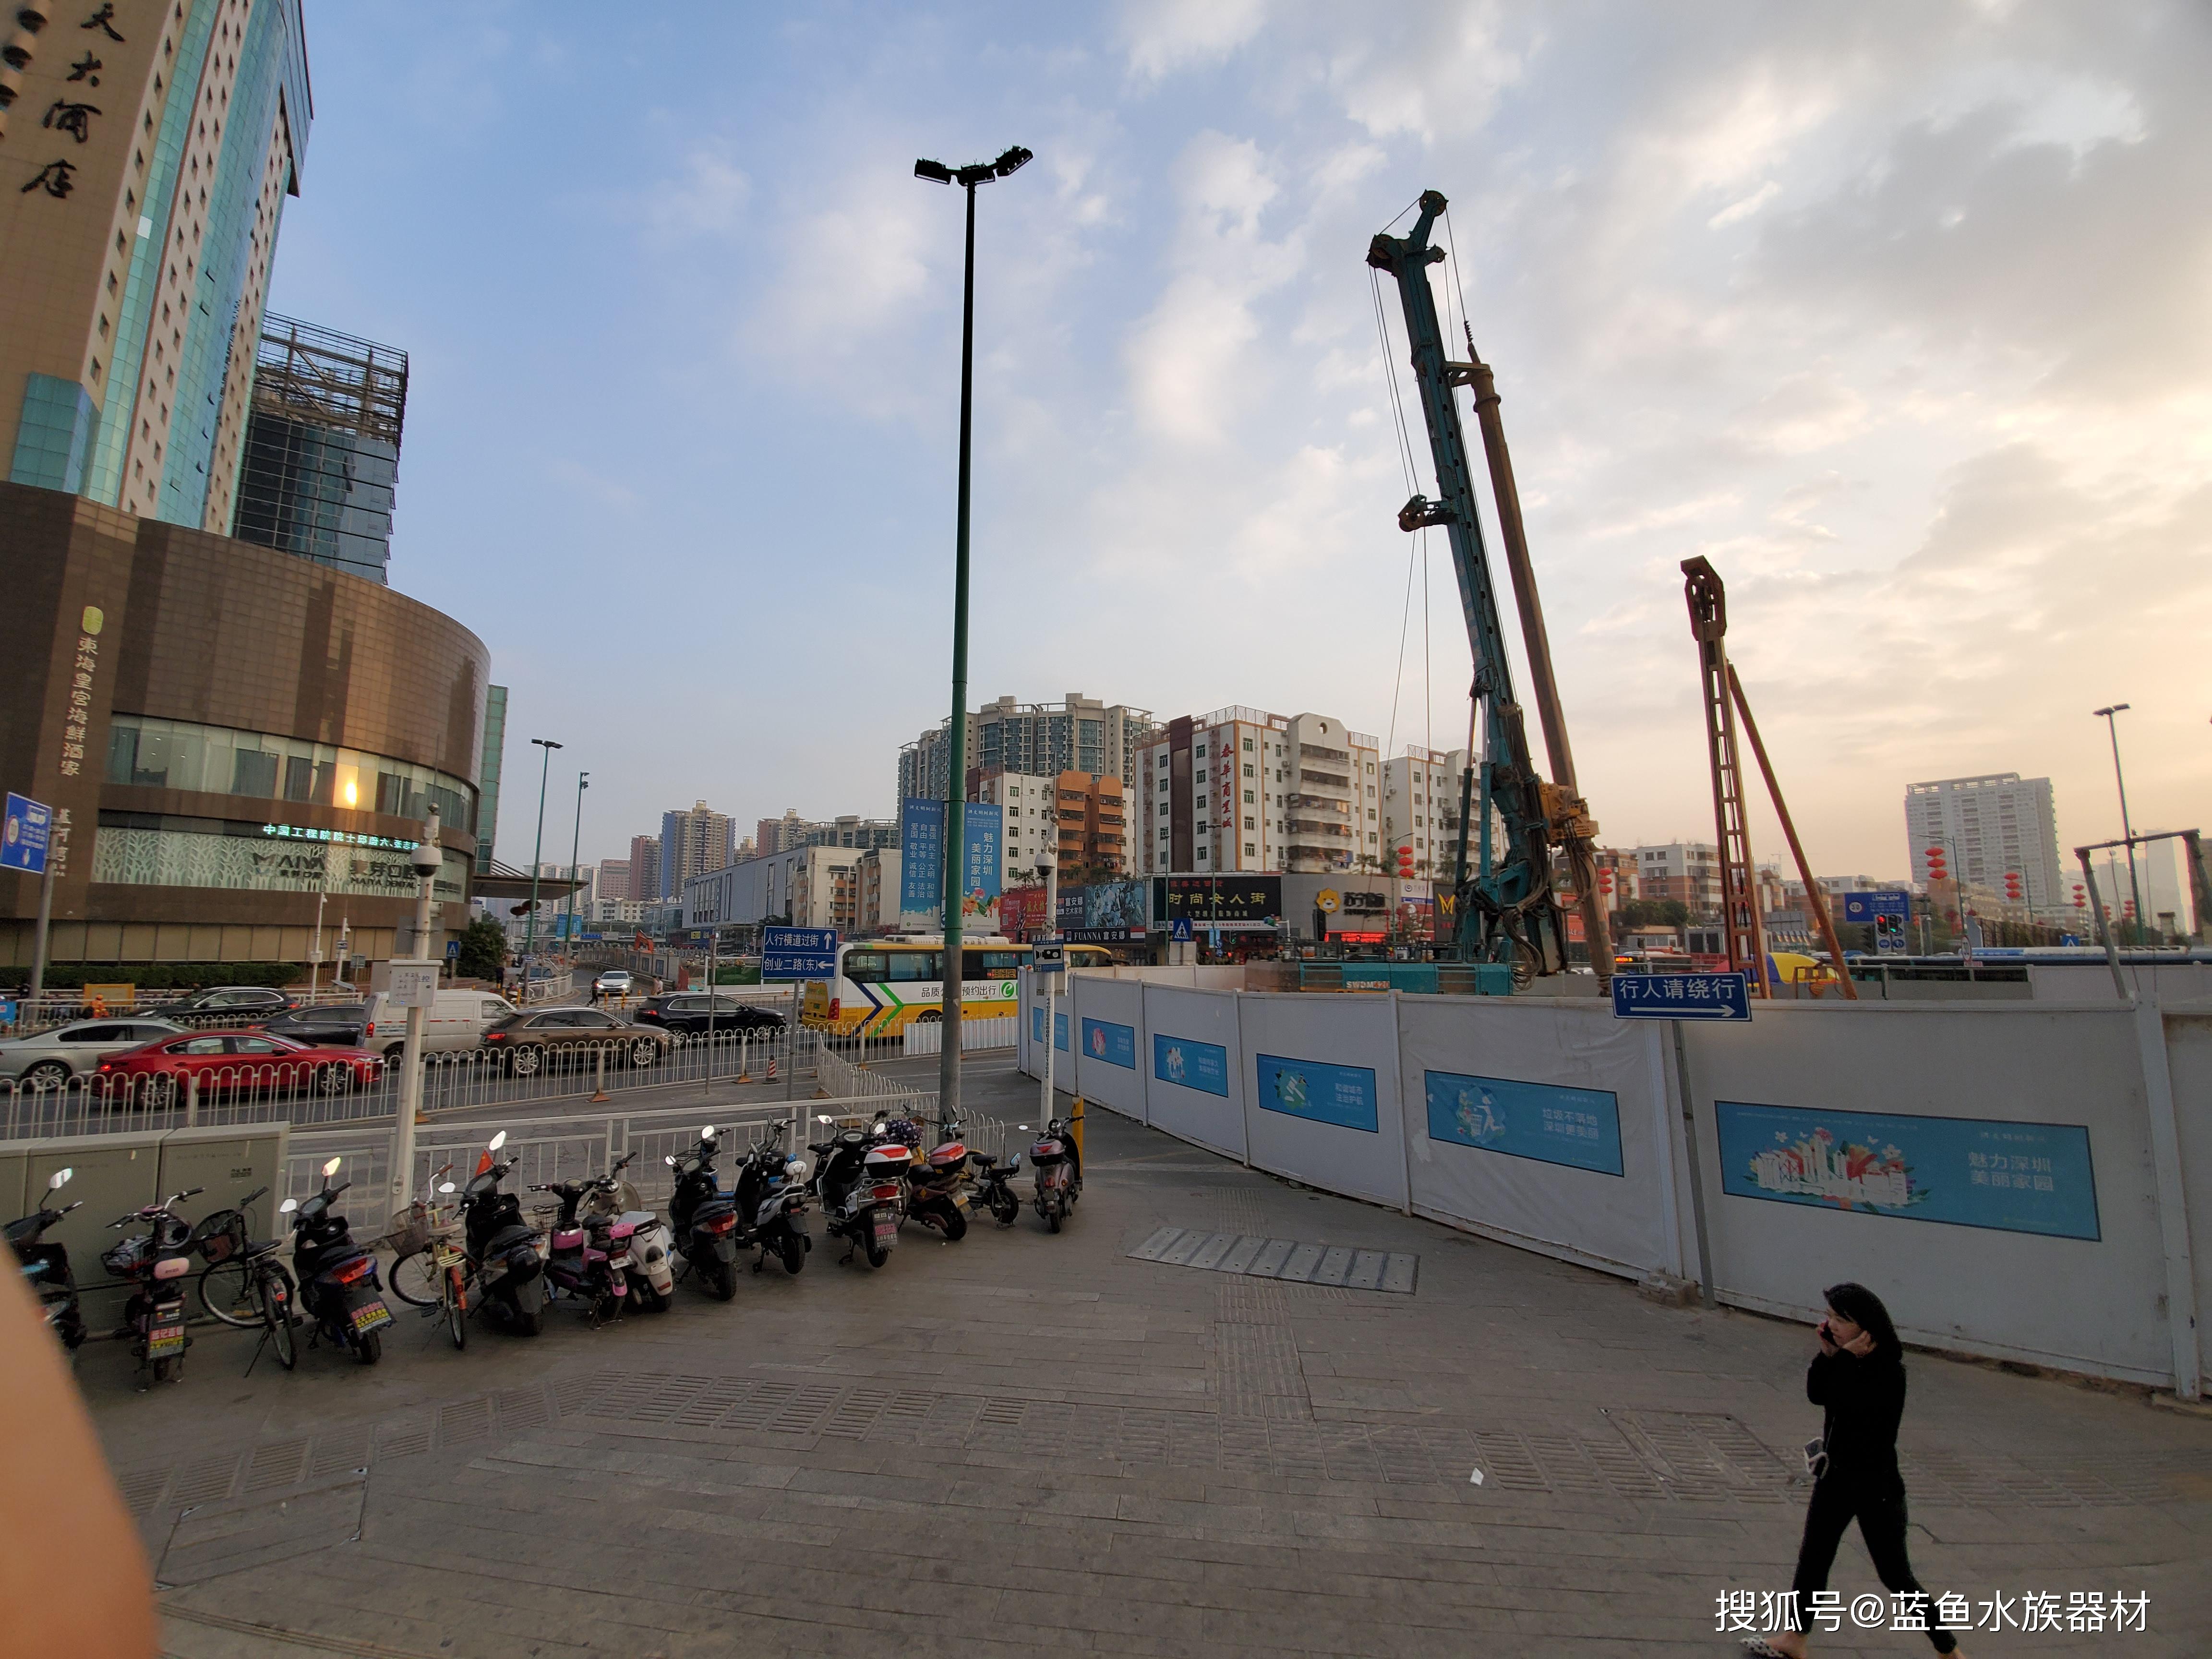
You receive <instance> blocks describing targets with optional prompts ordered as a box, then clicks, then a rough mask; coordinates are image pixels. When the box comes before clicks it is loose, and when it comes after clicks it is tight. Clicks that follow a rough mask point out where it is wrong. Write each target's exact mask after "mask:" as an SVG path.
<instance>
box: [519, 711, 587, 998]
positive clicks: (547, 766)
mask: <svg viewBox="0 0 2212 1659" xmlns="http://www.w3.org/2000/svg"><path fill="white" fill-rule="evenodd" d="M530 741H531V742H532V743H533V744H537V745H538V748H540V749H543V750H544V751H545V761H544V764H543V765H542V766H540V767H539V768H538V839H537V840H536V841H535V842H532V843H531V848H530V918H529V920H528V921H526V922H525V923H524V924H523V928H522V1000H524V1001H525V1002H527V1001H529V1000H530V959H531V957H533V956H535V955H536V954H537V953H538V860H541V859H543V858H544V856H545V782H546V780H547V779H548V778H549V777H550V776H551V775H552V771H553V751H554V750H556V749H558V748H560V747H561V746H562V745H561V744H557V743H556V742H554V741H553V739H552V738H531V740H530ZM578 810H579V811H581V810H582V809H581V808H579V809H578Z"/></svg>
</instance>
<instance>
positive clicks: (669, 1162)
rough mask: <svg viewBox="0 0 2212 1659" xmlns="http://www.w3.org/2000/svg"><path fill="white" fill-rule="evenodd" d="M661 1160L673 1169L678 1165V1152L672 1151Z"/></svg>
mask: <svg viewBox="0 0 2212 1659" xmlns="http://www.w3.org/2000/svg"><path fill="white" fill-rule="evenodd" d="M660 1161H661V1162H662V1163H663V1164H666V1165H667V1166H668V1167H669V1168H670V1169H671V1170H672V1169H674V1168H675V1167H676V1154H675V1153H673V1152H671V1153H669V1155H668V1156H667V1157H666V1158H662V1159H661V1160H660Z"/></svg>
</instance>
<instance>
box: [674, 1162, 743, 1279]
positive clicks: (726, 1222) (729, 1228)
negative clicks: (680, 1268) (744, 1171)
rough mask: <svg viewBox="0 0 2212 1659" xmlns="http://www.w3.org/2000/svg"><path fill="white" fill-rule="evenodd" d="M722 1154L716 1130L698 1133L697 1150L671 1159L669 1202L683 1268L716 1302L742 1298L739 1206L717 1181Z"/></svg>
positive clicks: (733, 1197)
mask: <svg viewBox="0 0 2212 1659" xmlns="http://www.w3.org/2000/svg"><path fill="white" fill-rule="evenodd" d="M720 1150H721V1146H720V1142H719V1141H718V1140H717V1139H716V1138H715V1134H714V1125H713V1124H711V1123H709V1124H708V1126H707V1127H705V1128H703V1129H702V1130H700V1131H699V1144H698V1145H697V1146H694V1147H693V1148H692V1149H691V1150H690V1152H680V1153H672V1154H671V1155H670V1157H669V1158H668V1159H667V1163H668V1167H669V1168H670V1169H671V1170H675V1171H676V1190H675V1192H674V1193H673V1194H671V1196H670V1198H669V1200H668V1225H669V1229H670V1231H672V1232H673V1233H674V1234H675V1236H676V1248H677V1249H678V1252H679V1253H680V1254H681V1255H682V1256H683V1257H684V1271H685V1272H686V1273H689V1274H690V1276H691V1277H692V1278H694V1279H696V1280H698V1282H699V1284H700V1285H701V1286H702V1288H703V1289H704V1290H705V1291H707V1293H708V1295H709V1296H711V1297H714V1299H715V1300H716V1301H717V1302H727V1301H728V1300H729V1299H730V1298H731V1297H733V1296H735V1295H736V1294H737V1293H738V1200H737V1199H736V1198H735V1196H734V1195H732V1194H728V1193H726V1192H724V1191H723V1190H722V1189H721V1188H720V1186H719V1185H717V1184H716V1182H715V1180H714V1156H715V1154H716V1153H717V1152H720Z"/></svg>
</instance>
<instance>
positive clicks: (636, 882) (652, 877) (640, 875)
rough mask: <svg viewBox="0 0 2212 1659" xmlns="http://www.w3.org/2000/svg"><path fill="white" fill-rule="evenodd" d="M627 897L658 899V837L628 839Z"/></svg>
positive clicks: (632, 837)
mask: <svg viewBox="0 0 2212 1659" xmlns="http://www.w3.org/2000/svg"><path fill="white" fill-rule="evenodd" d="M629 896H631V897H632V898H634V899H653V900H656V901H657V900H658V899H659V897H660V837H659V836H631V837H630V838H629Z"/></svg>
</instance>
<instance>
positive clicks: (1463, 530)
mask: <svg viewBox="0 0 2212 1659" xmlns="http://www.w3.org/2000/svg"><path fill="white" fill-rule="evenodd" d="M1418 205H1419V208H1420V216H1419V218H1417V219H1416V220H1415V221H1414V222H1413V229H1412V231H1411V232H1410V233H1409V234H1407V235H1405V236H1392V235H1389V234H1387V233H1385V234H1381V235H1378V236H1376V238H1375V240H1373V241H1372V242H1371V243H1370V244H1369V246H1368V249H1367V263H1368V264H1370V265H1371V266H1373V267H1374V268H1375V269H1376V270H1378V271H1383V272H1387V273H1388V274H1389V275H1390V276H1393V277H1394V278H1395V279H1396V281H1397V284H1398V296H1399V300H1400V302H1401V306H1402V307H1403V309H1404V313H1405V319H1406V333H1407V338H1408V339H1409V341H1410V342H1411V343H1412V346H1413V375H1414V379H1415V380H1416V381H1417V382H1418V384H1419V386H1420V392H1421V410H1422V413H1423V415H1424V416H1425V418H1426V421H1427V425H1428V433H1429V453H1430V455H1431V459H1433V461H1434V463H1435V465H1436V474H1437V498H1436V499H1435V500H1434V501H1431V500H1430V499H1429V498H1427V497H1426V496H1424V495H1414V496H1413V499H1412V500H1411V501H1407V503H1406V505H1405V506H1404V507H1402V508H1401V509H1400V511H1399V513H1398V527H1399V528H1400V529H1401V530H1403V531H1406V532H1409V533H1410V532H1414V531H1418V530H1420V529H1423V528H1425V527H1427V526H1438V527H1441V528H1442V529H1443V531H1444V532H1445V534H1446V536H1447V537H1448V538H1449V541H1450V544H1451V554H1452V564H1453V567H1454V568H1455V570H1456V571H1457V572H1458V574H1459V593H1460V607H1461V609H1462V611H1464V612H1465V614H1466V617H1467V637H1468V646H1469V647H1470V648H1471V649H1472V651H1473V653H1474V684H1473V686H1472V687H1471V688H1470V690H1469V693H1468V695H1469V696H1470V697H1471V698H1472V699H1473V700H1474V714H1475V718H1476V721H1477V723H1478V724H1479V726H1480V732H1481V735H1482V738H1483V743H1482V758H1481V760H1480V762H1479V763H1474V764H1471V765H1470V766H1469V768H1468V771H1467V773H1466V774H1465V775H1462V779H1461V784H1460V831H1459V850H1458V857H1457V859H1456V860H1455V866H1454V870H1453V902H1452V916H1453V926H1454V933H1455V945H1456V946H1457V949H1458V951H1459V954H1460V956H1461V957H1462V958H1463V959H1464V960H1467V961H1471V962H1490V963H1504V964H1505V965H1507V966H1508V967H1510V969H1511V975H1512V977H1511V983H1512V986H1513V988H1515V989H1516V990H1517V989H1522V988H1524V987H1527V986H1528V984H1529V983H1530V982H1531V981H1533V980H1534V979H1536V978H1537V977H1539V976H1542V975H1552V974H1562V973H1565V971H1566V970H1567V927H1566V918H1565V915H1563V913H1562V912H1561V910H1560V908H1559V896H1558V895H1557V894H1556V893H1555V892H1554V891H1553V886H1552V859H1553V853H1554V851H1555V850H1557V851H1558V852H1559V853H1561V854H1564V855H1565V861H1566V865H1567V872H1568V878H1569V880H1570V881H1571V883H1572V884H1573V887H1574V890H1575V893H1576V895H1577V898H1578V899H1579V901H1580V904H1581V908H1582V916H1583V939H1584V940H1585V942H1586V943H1587V945H1588V947H1589V960H1590V966H1591V968H1592V969H1594V970H1595V972H1596V974H1597V976H1598V978H1599V980H1600V981H1606V980H1608V979H1610V978H1611V977H1612V974H1613V945H1612V941H1611V939H1610V938H1609V936H1608V934H1607V927H1606V917H1605V908H1604V902H1603V900H1602V899H1601V896H1599V893H1598V880H1597V860H1596V855H1595V846H1594V842H1595V838H1596V836H1597V825H1596V823H1594V822H1593V821H1592V820H1591V818H1590V817H1589V807H1588V806H1587V805H1586V804H1585V803H1584V802H1583V799H1582V796H1581V795H1580V793H1578V792H1577V788H1576V785H1575V763H1574V755H1573V752H1572V751H1571V749H1570V748H1569V747H1568V744H1567V726H1566V720H1565V715H1564V714H1563V713H1562V711H1561V709H1560V707H1559V685H1558V682H1557V681H1556V680H1555V679H1554V678H1553V673H1552V650H1551V643H1550V641H1549V640H1548V638H1547V635H1546V634H1545V631H1544V612H1543V607H1542V605H1541V604H1539V602H1538V599H1537V594H1536V575H1535V570H1534V567H1533V566H1532V565H1531V564H1530V563H1529V560H1528V537H1527V534H1526V532H1524V530H1523V528H1522V521H1521V498H1520V494H1519V491H1518V490H1517V489H1516V487H1515V485H1514V482H1513V461H1512V458H1511V456H1510V453H1509V452H1508V451H1507V449H1506V447H1505V428H1504V422H1503V421H1502V419H1501V418H1500V416H1499V414H1498V390H1497V384H1496V381H1495V380H1494V378H1493V377H1492V374H1491V370H1490V366H1489V365H1488V364H1486V363H1485V362H1483V361H1482V360H1481V358H1480V356H1478V355H1477V354H1476V352H1475V349H1474V331H1473V329H1472V327H1469V328H1468V329H1467V331H1466V332H1467V361H1466V362H1453V361H1452V360H1451V359H1450V358H1449V356H1447V354H1446V351H1445V344H1444V335H1443V327H1442V325H1440V324H1439V323H1438V321H1437V302H1436V295H1435V294H1434V293H1433V292H1432V291H1431V289H1430V286H1429V276H1428V268H1429V267H1430V266H1431V265H1432V264H1437V262H1439V261H1440V260H1442V259H1443V258H1444V257H1445V256H1444V250H1443V248H1441V247H1437V246H1433V245H1432V244H1431V242H1430V240H1429V236H1430V233H1431V231H1432V230H1433V229H1434V228H1435V227H1436V222H1437V216H1439V215H1441V214H1442V213H1443V210H1444V208H1445V205H1446V204H1445V201H1444V197H1443V193H1442V192H1441V191H1433V190H1431V191H1423V192H1422V194H1421V198H1420V201H1419V204H1418ZM1459 386H1468V387H1470V388H1472V389H1473V391H1474V407H1475V414H1476V418H1477V420H1478V421H1479V422H1480V425H1481V428H1482V439H1483V447H1484V451H1485V453H1486V459H1487V461H1488V463H1489V469H1490V480H1491V488H1492V494H1493V495H1494V496H1495V497H1496V501H1497V507H1498V526H1499V529H1500V531H1501V533H1502V536H1503V539H1504V543H1505V557H1506V563H1507V567H1508V568H1509V569H1510V572H1511V574H1512V578H1513V592H1514V598H1515V600H1516V605H1517V608H1518V611H1519V613H1520V619H1521V642H1522V646H1523V647H1524V648H1525V649H1526V651H1527V653H1528V671H1529V678H1530V679H1531V681H1532V682H1533V689H1534V694H1535V698H1536V712H1537V717H1538V719H1539V720H1540V721H1541V724H1542V726H1543V730H1544V743H1545V748H1546V750H1547V755H1548V757H1549V758H1550V761H1551V766H1552V776H1551V781H1549V782H1547V781H1545V780H1544V779H1543V778H1541V777H1540V776H1539V775H1537V772H1536V769H1535V765H1534V762H1533V761H1532V760H1531V759H1530V757H1529V753H1528V730H1527V726H1526V721H1525V720H1524V718H1523V714H1522V707H1521V704H1520V702H1518V701H1517V700H1516V697H1515V696H1514V690H1513V671H1512V665H1511V664H1510V661H1509V660H1508V659H1507V657H1506V654H1505V631H1504V620H1503V617H1502V616H1501V614H1500V612H1499V610H1498V591H1497V587H1496V585H1495V584H1494V583H1493V582H1492V578H1491V568H1490V557H1489V554H1488V551H1487V550H1486V548H1485V547H1484V545H1483V536H1482V521H1481V520H1480V517H1479V516H1478V514H1477V513H1476V510H1475V498H1474V472H1473V470H1472V468H1471V466H1470V465H1469V462H1468V448H1467V438H1466V435H1465V434H1464V433H1463V432H1462V429H1461V427H1460V418H1459V405H1458V403H1457V401H1456V398H1455V388H1456V387H1459ZM1478 793H1479V795H1480V804H1479V810H1478V805H1477V802H1476V800H1475V799H1474V797H1475V796H1476V795H1477V794H1478ZM1493 811H1495V812H1496V813H1497V815H1498V819H1499V821H1500V823H1501V824H1502V826H1503V829H1504V854H1503V856H1502V857H1500V858H1498V860H1494V861H1493V860H1492V856H1491V833H1490V820H1491V814H1492V812H1493ZM1471 820H1473V821H1474V822H1479V823H1480V835H1479V848H1480V857H1479V861H1478V865H1477V867H1476V868H1474V870H1472V871H1470V870H1469V868H1468V829H1469V824H1470V821H1471Z"/></svg>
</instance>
